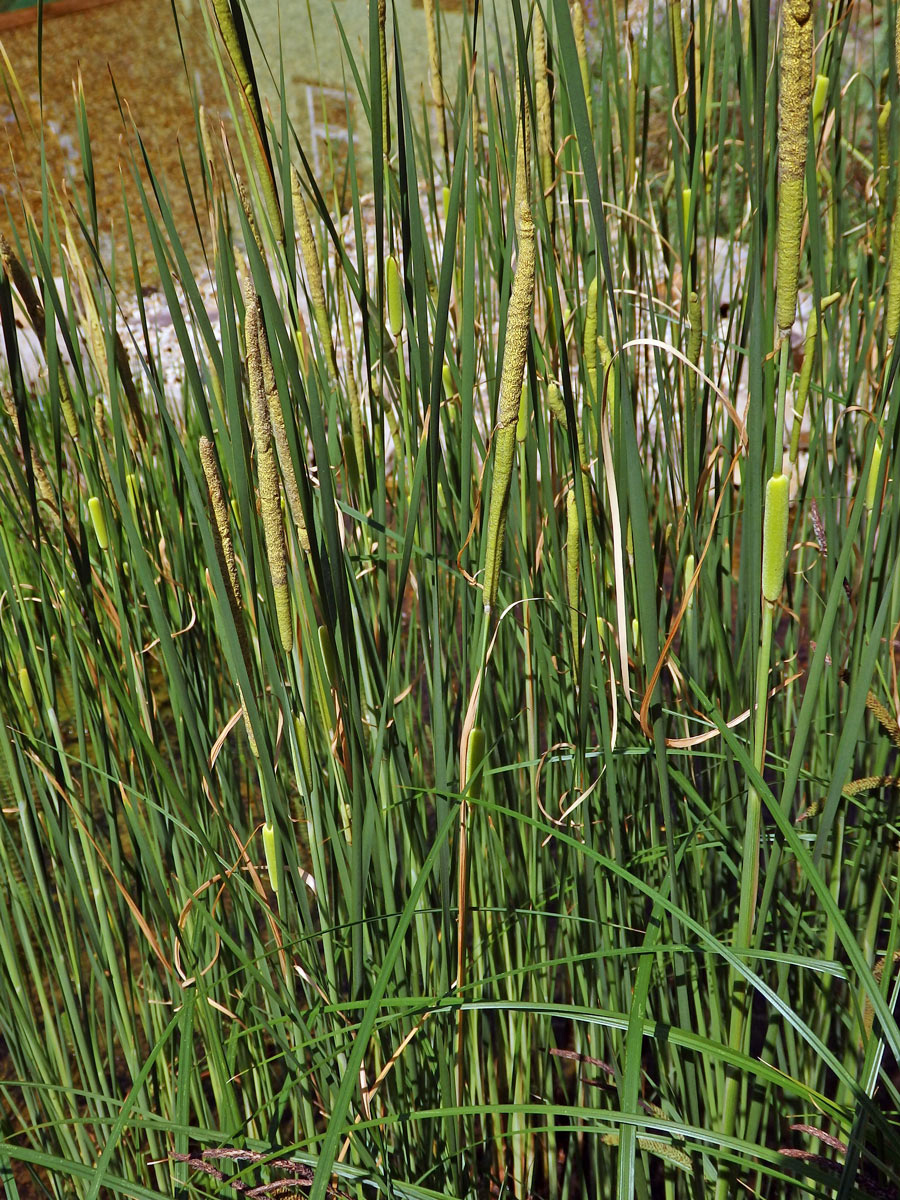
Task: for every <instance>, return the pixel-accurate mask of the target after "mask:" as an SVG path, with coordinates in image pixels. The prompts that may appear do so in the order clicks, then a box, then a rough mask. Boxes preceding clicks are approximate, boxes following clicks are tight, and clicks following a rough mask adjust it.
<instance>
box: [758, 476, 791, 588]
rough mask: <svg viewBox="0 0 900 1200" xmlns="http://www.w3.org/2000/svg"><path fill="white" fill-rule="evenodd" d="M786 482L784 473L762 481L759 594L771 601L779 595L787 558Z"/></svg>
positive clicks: (788, 496)
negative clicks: (764, 485) (761, 548)
mask: <svg viewBox="0 0 900 1200" xmlns="http://www.w3.org/2000/svg"><path fill="white" fill-rule="evenodd" d="M789 499H790V483H789V480H788V477H787V475H784V474H778V475H772V476H770V478H769V481H768V483H767V484H766V506H765V510H764V513H763V555H762V594H763V598H764V599H765V600H766V601H767V602H768V603H769V604H774V603H775V602H776V600H777V599H778V597H779V596H780V595H781V588H782V586H783V584H784V568H785V559H786V557H787V533H788V515H789V509H790V503H789Z"/></svg>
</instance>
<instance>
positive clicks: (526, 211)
mask: <svg viewBox="0 0 900 1200" xmlns="http://www.w3.org/2000/svg"><path fill="white" fill-rule="evenodd" d="M534 260H535V250H534V221H533V220H532V217H531V209H530V208H529V206H528V204H527V203H526V202H525V201H522V203H521V205H520V220H519V259H518V262H517V263H516V273H515V277H514V279H513V285H512V293H511V295H510V298H509V308H508V312H507V318H506V345H505V347H504V351H503V369H502V372H501V376H500V405H499V413H498V423H497V430H496V433H495V435H494V441H495V454H494V473H493V478H492V480H491V503H490V509H489V512H488V525H487V546H486V551H485V570H484V607H485V611H490V610H491V609H492V608H493V607H494V603H495V601H496V599H497V585H498V582H499V576H500V563H501V560H502V557H503V538H504V534H505V532H506V513H507V508H508V505H509V484H510V479H511V477H512V467H513V459H514V457H515V445H516V425H517V423H518V419H519V404H520V402H521V399H522V380H523V377H524V374H525V358H526V355H527V351H528V335H529V330H530V328H531V313H532V308H533V305H534Z"/></svg>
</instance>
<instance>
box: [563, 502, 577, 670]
mask: <svg viewBox="0 0 900 1200" xmlns="http://www.w3.org/2000/svg"><path fill="white" fill-rule="evenodd" d="M580 555H581V529H580V526H579V522H578V505H577V503H576V501H575V489H574V488H569V490H568V492H567V493H566V599H567V601H568V605H569V633H570V635H571V638H572V667H573V670H574V672H575V674H576V675H577V674H578V664H579V659H580V655H581V633H580V631H579V628H578V570H579V558H580Z"/></svg>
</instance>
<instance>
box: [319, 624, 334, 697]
mask: <svg viewBox="0 0 900 1200" xmlns="http://www.w3.org/2000/svg"><path fill="white" fill-rule="evenodd" d="M319 648H320V649H321V651H322V661H323V663H324V664H325V674H326V675H327V676H328V682H329V684H330V685H331V687H333V688H336V687H337V684H338V663H337V654H336V653H335V650H334V641H333V639H332V637H331V630H330V629H329V628H328V626H327V625H320V626H319Z"/></svg>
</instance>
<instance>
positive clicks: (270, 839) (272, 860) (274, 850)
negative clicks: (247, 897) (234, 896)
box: [263, 821, 279, 894]
mask: <svg viewBox="0 0 900 1200" xmlns="http://www.w3.org/2000/svg"><path fill="white" fill-rule="evenodd" d="M263 849H264V850H265V853H266V870H267V871H268V872H269V886H270V887H271V888H272V891H273V892H275V893H276V894H277V892H278V882H279V880H278V838H277V837H276V835H275V826H274V825H272V824H271V823H270V822H269V821H266V823H265V825H263Z"/></svg>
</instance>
